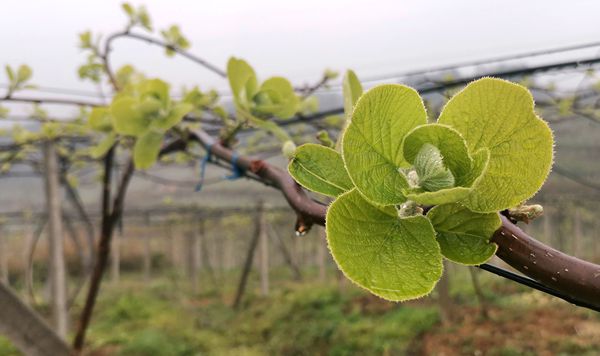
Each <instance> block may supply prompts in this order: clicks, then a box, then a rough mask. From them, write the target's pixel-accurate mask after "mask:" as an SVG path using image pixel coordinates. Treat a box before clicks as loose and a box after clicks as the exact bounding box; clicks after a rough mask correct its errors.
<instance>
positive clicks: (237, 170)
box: [225, 152, 245, 180]
mask: <svg viewBox="0 0 600 356" xmlns="http://www.w3.org/2000/svg"><path fill="white" fill-rule="evenodd" d="M237 160H238V154H237V152H233V154H232V155H231V175H229V176H225V179H227V180H235V179H238V178H241V177H243V176H244V173H245V171H244V170H243V169H242V167H240V166H238V164H237Z"/></svg>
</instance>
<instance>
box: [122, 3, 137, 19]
mask: <svg viewBox="0 0 600 356" xmlns="http://www.w3.org/2000/svg"><path fill="white" fill-rule="evenodd" d="M121 8H123V11H125V13H126V14H127V16H129V17H131V18H133V16H134V15H135V11H134V10H133V7H132V6H131V4H129V3H127V2H125V3H123V4H121Z"/></svg>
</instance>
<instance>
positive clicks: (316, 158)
mask: <svg viewBox="0 0 600 356" xmlns="http://www.w3.org/2000/svg"><path fill="white" fill-rule="evenodd" d="M288 171H289V172H290V175H291V176H292V177H293V178H294V179H295V180H296V181H297V182H298V183H300V184H301V185H302V186H303V187H305V188H307V189H309V190H312V191H313V192H317V193H321V194H325V195H328V196H331V197H336V196H338V195H340V194H342V193H344V192H346V191H348V190H350V189H352V188H353V187H354V185H353V184H352V181H351V180H350V177H348V173H346V168H344V161H343V160H342V156H341V155H340V154H339V153H338V152H336V151H335V150H333V149H331V148H328V147H325V146H321V145H316V144H313V143H307V144H304V145H302V146H300V147H298V148H297V149H296V152H295V154H294V157H293V158H292V160H291V161H290V163H289V165H288Z"/></svg>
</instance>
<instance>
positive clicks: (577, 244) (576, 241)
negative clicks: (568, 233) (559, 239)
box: [573, 207, 582, 258]
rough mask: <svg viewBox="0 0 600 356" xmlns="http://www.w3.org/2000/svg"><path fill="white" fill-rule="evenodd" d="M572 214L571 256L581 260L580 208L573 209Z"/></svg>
mask: <svg viewBox="0 0 600 356" xmlns="http://www.w3.org/2000/svg"><path fill="white" fill-rule="evenodd" d="M574 210H575V211H574V212H573V214H574V215H573V230H574V231H573V256H575V257H579V258H581V257H582V256H581V235H582V231H581V208H579V207H575V208H574Z"/></svg>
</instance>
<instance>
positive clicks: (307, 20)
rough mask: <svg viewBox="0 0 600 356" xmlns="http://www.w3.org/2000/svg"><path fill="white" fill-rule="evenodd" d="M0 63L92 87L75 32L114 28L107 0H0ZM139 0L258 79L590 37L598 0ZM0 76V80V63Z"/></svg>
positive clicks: (149, 64)
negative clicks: (82, 73) (242, 63)
mask: <svg viewBox="0 0 600 356" xmlns="http://www.w3.org/2000/svg"><path fill="white" fill-rule="evenodd" d="M0 1H2V4H1V5H2V6H1V7H0V8H1V9H2V10H1V11H2V12H1V13H0V49H1V52H0V53H1V56H0V64H5V63H10V64H13V65H18V64H20V63H28V64H29V65H31V66H32V67H33V69H34V82H35V83H36V84H38V85H41V86H54V87H65V88H78V89H88V90H93V89H94V88H93V86H92V85H90V84H86V83H81V82H79V80H78V78H77V74H76V68H77V66H78V65H79V64H81V63H82V62H83V61H84V56H83V55H82V54H81V53H80V51H79V50H78V49H77V46H76V44H77V34H78V33H79V32H82V31H83V30H86V29H90V30H92V31H93V32H94V33H98V32H102V33H109V32H111V31H114V30H117V29H120V28H122V26H123V25H124V24H125V21H126V19H125V15H124V14H123V13H122V10H121V8H120V3H121V1H115V0H85V1H83V0H79V1H75V0H19V1H15V0H0ZM131 3H132V4H134V5H137V4H141V3H144V4H146V6H147V8H148V11H149V12H150V15H151V17H152V20H153V24H154V26H155V28H165V27H166V26H168V25H170V24H172V23H177V24H179V25H180V26H181V28H182V31H183V33H184V34H185V35H186V36H187V37H188V38H189V39H190V41H191V42H192V49H191V50H192V51H193V52H194V53H196V54H198V55H199V56H201V57H204V58H205V59H207V60H209V61H211V62H213V63H215V64H218V65H220V66H223V67H224V66H225V63H226V61H227V58H228V57H229V56H231V55H235V56H238V57H242V58H245V59H247V60H248V61H249V62H250V63H251V64H252V65H253V66H254V67H255V68H256V69H257V72H258V74H259V76H261V77H263V78H264V77H266V76H268V75H273V74H280V75H285V76H287V77H289V78H290V79H292V80H293V81H295V82H296V83H302V82H304V81H306V80H309V81H313V80H316V79H318V78H319V77H320V75H321V73H322V70H323V69H324V68H327V67H328V68H332V69H336V70H343V69H345V68H353V69H355V70H356V71H357V72H358V74H359V76H370V75H379V74H386V73H389V72H397V71H402V70H407V69H411V68H423V67H428V66H431V65H435V64H443V63H451V62H456V61H461V60H467V59H476V58H484V57H489V56H493V55H499V54H510V53H519V52H523V51H530V50H536V49H543V48H552V47H559V46H564V45H570V44H576V43H584V42H589V41H595V40H600V25H599V23H598V16H599V14H600V2H598V1H592V0H589V1H583V0H580V1H576V0H571V1H548V0H546V1H523V0H518V1H515V0H503V1H485V2H483V1H477V0H474V1H469V0H458V1H457V0H454V1H441V0H440V1H423V0H421V1H418V0H417V1H387V0H370V1H351V0H345V1H343V0H327V1H326V0H320V1H317V0H302V1H285V0H264V1H260V0H252V1H248V0H219V1H181V0H171V1H158V0H154V1H150V0H148V1H145V2H140V1H131ZM114 49H115V51H114V56H113V61H114V63H115V66H118V65H120V64H124V63H128V62H130V63H133V64H135V65H136V66H137V67H138V68H139V69H141V70H143V71H144V72H145V73H146V74H148V75H151V76H160V77H162V78H165V79H167V80H169V81H171V82H172V83H173V84H175V85H180V84H188V85H189V84H199V85H200V86H201V88H207V87H216V88H218V89H223V88H226V83H225V82H224V81H223V80H222V79H220V78H218V77H217V76H215V75H213V74H211V73H209V72H207V71H205V70H203V69H202V68H200V67H198V66H197V65H194V64H191V63H189V62H187V61H186V60H184V59H181V58H179V59H167V58H165V57H164V56H163V54H162V51H160V49H159V48H157V47H151V46H148V45H146V44H144V43H140V42H135V41H131V40H120V41H119V42H117V43H116V45H115V48H114ZM0 83H6V78H5V77H4V73H3V72H1V73H0Z"/></svg>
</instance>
